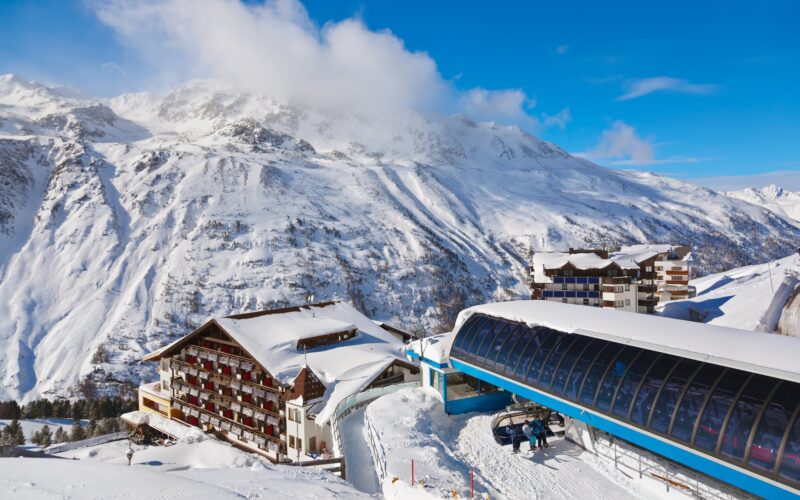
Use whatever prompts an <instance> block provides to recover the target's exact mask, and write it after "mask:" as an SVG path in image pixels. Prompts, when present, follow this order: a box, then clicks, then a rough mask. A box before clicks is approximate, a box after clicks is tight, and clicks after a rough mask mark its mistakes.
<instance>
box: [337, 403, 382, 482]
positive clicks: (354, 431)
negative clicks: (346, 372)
mask: <svg viewBox="0 0 800 500" xmlns="http://www.w3.org/2000/svg"><path fill="white" fill-rule="evenodd" d="M340 425H341V427H340V428H341V431H342V441H343V443H344V455H345V463H346V464H347V480H348V481H349V482H350V483H351V484H352V485H353V486H354V487H355V488H356V489H357V490H359V491H363V492H365V493H369V494H376V493H380V492H381V483H380V481H379V480H378V475H377V473H376V470H375V463H374V462H373V460H372V455H371V452H370V448H369V445H368V444H367V441H366V440H367V436H366V434H365V428H364V409H363V408H362V409H360V410H357V411H354V412H353V413H352V414H350V415H348V416H347V417H345V419H344V420H342V422H341V424H340Z"/></svg>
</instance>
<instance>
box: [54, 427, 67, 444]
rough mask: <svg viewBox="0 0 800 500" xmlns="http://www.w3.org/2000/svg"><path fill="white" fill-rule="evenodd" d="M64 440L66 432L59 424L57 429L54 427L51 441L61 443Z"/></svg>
mask: <svg viewBox="0 0 800 500" xmlns="http://www.w3.org/2000/svg"><path fill="white" fill-rule="evenodd" d="M66 440H67V433H66V432H64V428H63V427H61V426H59V427H58V429H56V434H55V436H53V441H55V442H56V443H63V442H65V441H66Z"/></svg>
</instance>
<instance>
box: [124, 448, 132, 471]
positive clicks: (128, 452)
mask: <svg viewBox="0 0 800 500" xmlns="http://www.w3.org/2000/svg"><path fill="white" fill-rule="evenodd" d="M125 456H126V457H128V467H130V466H131V460H133V446H131V444H130V443H128V451H127V452H125Z"/></svg>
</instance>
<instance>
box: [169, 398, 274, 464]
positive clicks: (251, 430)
mask: <svg viewBox="0 0 800 500" xmlns="http://www.w3.org/2000/svg"><path fill="white" fill-rule="evenodd" d="M175 399H176V401H178V402H180V404H181V405H183V406H187V407H189V408H191V409H193V410H196V411H197V412H198V413H200V414H204V415H207V416H208V417H209V419H210V418H214V419H216V420H219V421H220V422H228V423H229V424H230V426H231V428H233V427H236V428H238V429H241V431H242V433H244V432H249V433H251V434H256V435H258V436H259V437H263V438H264V439H266V440H268V441H272V442H273V443H276V444H277V445H278V452H279V453H284V454H285V453H286V443H284V442H283V441H281V440H280V439H279V438H277V437H275V436H270V435H269V434H263V433H261V432H259V430H258V429H257V428H252V427H247V426H245V425H243V424H241V423H239V422H237V421H235V420H231V419H229V418H226V417H223V416H221V415H217V414H216V413H213V412H210V411H208V410H206V409H205V408H203V407H201V406H197V405H194V404H192V403H190V402H189V401H186V400H185V399H181V398H175ZM181 413H183V412H181ZM178 420H180V421H181V422H183V423H185V424H187V425H192V424H190V423H189V422H187V421H186V419H185V415H184V418H178ZM201 423H203V424H208V425H210V426H211V427H212V428H213V429H215V430H218V431H220V430H221V431H224V430H225V429H223V428H222V427H221V426H214V425H212V424H211V423H210V422H201Z"/></svg>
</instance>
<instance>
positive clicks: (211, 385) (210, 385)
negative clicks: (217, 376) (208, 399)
mask: <svg viewBox="0 0 800 500" xmlns="http://www.w3.org/2000/svg"><path fill="white" fill-rule="evenodd" d="M206 390H207V391H213V390H214V382H206Z"/></svg>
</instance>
